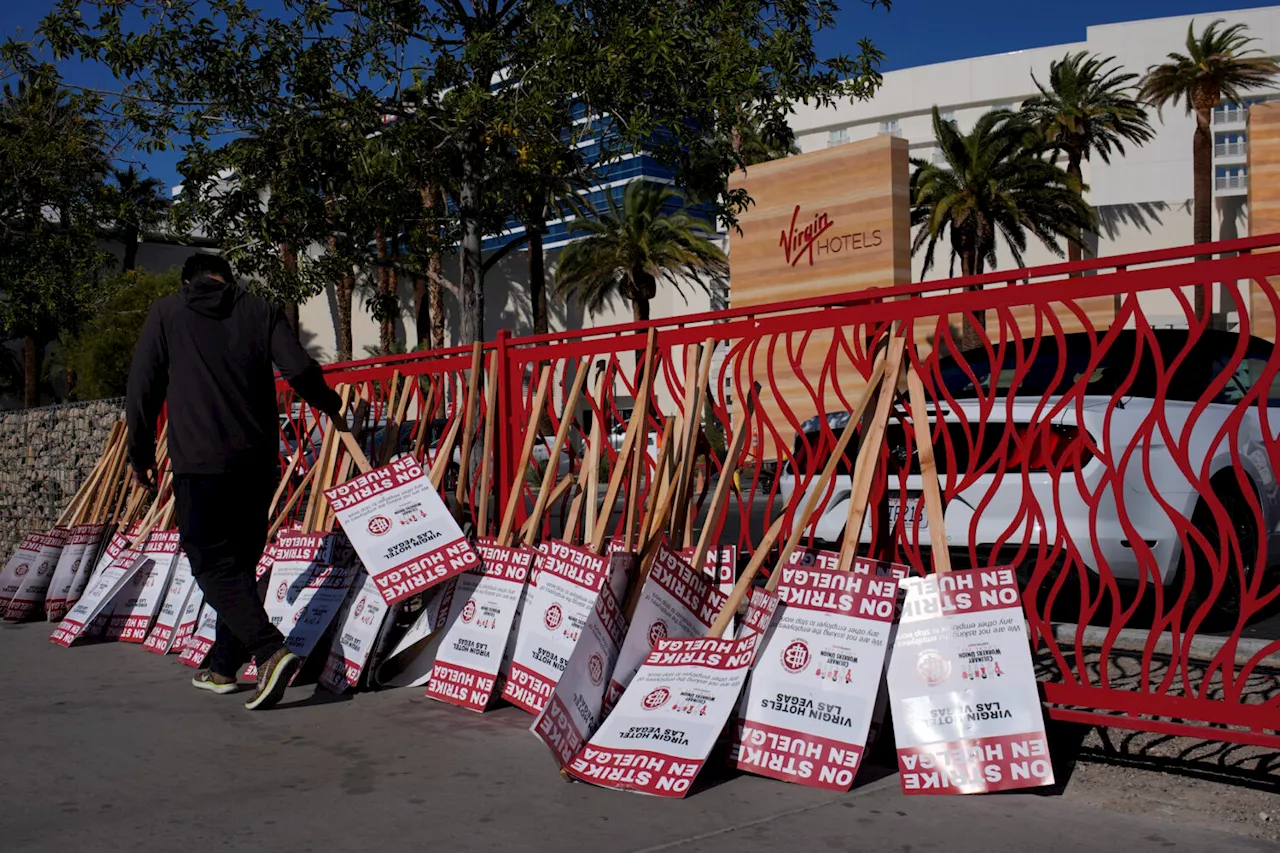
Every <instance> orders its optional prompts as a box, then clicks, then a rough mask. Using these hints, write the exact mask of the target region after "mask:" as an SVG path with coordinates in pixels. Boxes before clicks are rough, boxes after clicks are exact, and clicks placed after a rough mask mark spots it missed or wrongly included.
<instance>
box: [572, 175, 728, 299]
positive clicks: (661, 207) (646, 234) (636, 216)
mask: <svg viewBox="0 0 1280 853" xmlns="http://www.w3.org/2000/svg"><path fill="white" fill-rule="evenodd" d="M712 230H713V229H712V228H711V224H710V223H709V222H707V221H706V220H705V219H702V218H701V217H700V216H698V215H697V214H696V213H694V212H693V211H692V210H691V209H690V208H689V207H688V206H687V205H685V204H684V203H683V198H682V197H681V195H680V194H679V193H677V192H676V191H675V190H673V189H671V188H670V187H669V186H666V185H665V184H654V183H649V182H647V181H635V182H633V183H630V184H628V185H627V188H626V190H625V191H624V192H623V196H622V204H621V206H619V205H618V203H617V202H615V201H614V200H613V197H612V196H610V197H609V209H608V211H607V212H602V213H601V214H600V215H598V216H584V217H581V218H579V219H575V220H574V221H573V223H572V224H571V225H570V231H571V233H580V234H583V235H584V236H583V237H582V239H580V240H577V241H576V242H573V243H570V244H569V245H568V246H566V247H565V249H564V251H563V252H562V253H561V255H560V265H559V266H558V267H557V269H556V290H557V292H558V293H560V295H561V296H568V295H570V294H572V295H574V296H576V297H577V299H578V302H579V303H580V304H581V305H582V306H583V307H585V308H586V309H587V310H588V311H590V312H591V313H593V314H594V313H597V312H599V311H600V310H602V309H603V308H604V307H605V305H606V304H607V303H609V302H610V301H611V300H612V299H614V298H615V297H619V298H622V299H626V300H629V301H630V302H631V303H632V305H633V307H634V309H635V319H636V320H637V321H639V320H647V319H648V318H649V300H651V299H653V298H654V296H655V295H656V294H657V285H658V282H659V281H663V280H665V281H666V282H667V283H669V284H671V285H672V286H673V287H676V288H679V286H680V279H681V277H684V276H687V277H688V278H691V279H692V280H693V281H694V282H695V283H696V284H697V285H698V286H699V287H701V288H703V289H704V290H706V291H708V292H710V291H711V289H712V288H713V287H715V286H718V285H720V284H721V283H722V282H723V281H724V280H725V279H726V278H727V277H728V274H729V259H728V258H727V257H726V256H725V254H724V252H723V251H721V249H720V247H718V246H716V245H715V244H714V243H712V242H711V241H710V240H708V239H707V236H706V235H707V234H708V233H711V232H712Z"/></svg>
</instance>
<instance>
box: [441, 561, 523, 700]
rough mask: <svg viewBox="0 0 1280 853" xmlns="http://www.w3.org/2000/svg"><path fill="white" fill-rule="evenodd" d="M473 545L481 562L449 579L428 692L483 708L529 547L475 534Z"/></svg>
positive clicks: (507, 631) (518, 594)
mask: <svg viewBox="0 0 1280 853" xmlns="http://www.w3.org/2000/svg"><path fill="white" fill-rule="evenodd" d="M475 547H476V551H478V552H479V554H480V557H481V559H482V560H483V561H484V562H483V565H482V566H481V567H480V568H479V569H472V570H471V571H469V572H466V573H465V574H461V575H458V578H457V580H456V581H454V589H453V601H452V603H451V606H450V609H449V614H448V617H447V619H446V622H445V629H444V636H443V637H442V638H441V641H440V649H439V651H437V652H436V662H435V668H434V669H433V670H432V673H431V681H430V682H429V683H428V684H427V696H429V697H431V698H432V699H439V700H440V701H441V702H448V703H449V704H450V705H457V706H458V707H460V708H467V709H469V710H472V711H483V710H484V709H485V708H486V707H488V705H489V702H490V701H491V700H492V699H493V695H494V691H495V688H496V686H497V683H498V678H499V674H500V671H501V669H502V657H503V652H504V650H505V649H506V647H507V640H508V638H509V637H510V636H511V626H512V623H513V622H514V621H515V618H516V607H517V606H518V605H519V604H520V597H521V596H522V595H523V593H524V588H525V584H526V583H527V582H528V580H529V569H530V567H531V566H532V565H533V552H532V551H528V550H525V549H517V548H504V547H502V546H501V545H499V544H498V543H497V542H496V541H494V540H493V539H487V538H481V539H477V540H476V544H475Z"/></svg>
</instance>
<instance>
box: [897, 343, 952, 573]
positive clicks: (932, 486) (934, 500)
mask: <svg viewBox="0 0 1280 853" xmlns="http://www.w3.org/2000/svg"><path fill="white" fill-rule="evenodd" d="M907 394H908V396H909V397H910V400H911V425H912V426H913V427H914V428H915V438H916V457H917V458H918V459H919V460H920V480H921V482H922V489H923V491H924V508H925V514H926V516H927V517H928V519H929V542H930V545H931V547H930V548H929V552H930V553H931V554H932V555H933V568H934V571H936V572H937V573H938V574H940V575H943V574H946V573H947V572H949V571H951V552H950V550H948V548H947V530H946V524H945V521H944V519H943V510H942V489H941V488H940V487H939V485H938V462H937V459H935V458H934V454H933V436H932V434H931V430H930V429H929V409H928V402H927V400H926V399H925V395H924V383H923V382H922V381H920V374H918V373H916V368H915V365H914V364H909V365H908V366H907Z"/></svg>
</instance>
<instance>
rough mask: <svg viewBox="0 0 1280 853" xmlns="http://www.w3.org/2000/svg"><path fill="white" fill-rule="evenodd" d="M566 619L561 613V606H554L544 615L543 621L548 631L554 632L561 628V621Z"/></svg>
mask: <svg viewBox="0 0 1280 853" xmlns="http://www.w3.org/2000/svg"><path fill="white" fill-rule="evenodd" d="M563 618H564V614H563V613H562V612H561V611H560V605H559V604H553V605H551V606H550V607H548V608H547V612H546V613H544V614H543V615H542V621H543V623H544V624H546V626H547V629H548V630H551V631H554V630H555V629H556V628H559V627H560V621H561V620H562V619H563Z"/></svg>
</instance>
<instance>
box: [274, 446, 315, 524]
mask: <svg viewBox="0 0 1280 853" xmlns="http://www.w3.org/2000/svg"><path fill="white" fill-rule="evenodd" d="M315 476H316V466H314V465H312V466H311V467H310V468H309V469H308V470H307V473H306V474H304V475H303V477H302V479H301V480H300V481H299V482H298V487H297V488H296V489H294V490H293V494H292V495H290V496H289V500H287V501H285V504H284V506H283V507H281V508H280V514H279V515H277V516H276V517H275V521H273V522H272V523H271V530H270V532H269V533H268V534H267V541H268V542H271V541H273V540H274V539H275V538H276V533H278V532H279V530H280V528H281V527H282V526H284V520H285V519H286V518H288V517H289V513H290V512H292V511H293V508H294V507H295V506H297V504H298V501H299V500H300V499H301V498H302V493H303V492H305V491H306V490H307V486H308V485H310V484H311V481H312V480H314V479H315ZM304 524H305V522H304Z"/></svg>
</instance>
